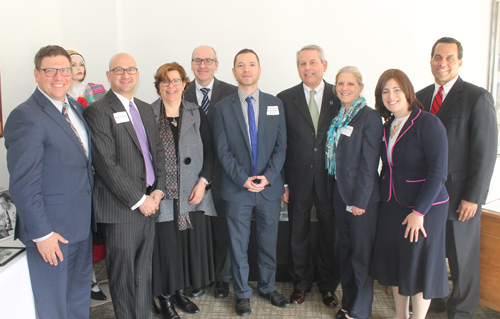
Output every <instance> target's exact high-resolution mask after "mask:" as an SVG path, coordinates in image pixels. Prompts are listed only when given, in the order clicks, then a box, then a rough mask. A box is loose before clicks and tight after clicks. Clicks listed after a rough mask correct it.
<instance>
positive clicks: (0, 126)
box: [0, 68, 3, 137]
mask: <svg viewBox="0 0 500 319" xmlns="http://www.w3.org/2000/svg"><path fill="white" fill-rule="evenodd" d="M0 137H3V109H2V69H1V68H0Z"/></svg>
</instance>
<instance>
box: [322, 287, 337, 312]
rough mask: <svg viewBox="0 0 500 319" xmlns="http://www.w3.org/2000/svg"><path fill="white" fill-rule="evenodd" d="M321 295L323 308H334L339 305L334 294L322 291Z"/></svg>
mask: <svg viewBox="0 0 500 319" xmlns="http://www.w3.org/2000/svg"><path fill="white" fill-rule="evenodd" d="M321 294H322V295H323V303H324V304H325V306H327V307H330V308H335V307H336V306H337V305H338V304H339V300H338V299H337V296H336V295H335V293H334V292H329V291H323V292H322V293H321Z"/></svg>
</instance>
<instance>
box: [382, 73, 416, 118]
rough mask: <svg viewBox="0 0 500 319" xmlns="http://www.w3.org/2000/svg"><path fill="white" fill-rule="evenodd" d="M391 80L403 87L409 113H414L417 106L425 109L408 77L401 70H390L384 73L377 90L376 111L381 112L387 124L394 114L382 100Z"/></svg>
mask: <svg viewBox="0 0 500 319" xmlns="http://www.w3.org/2000/svg"><path fill="white" fill-rule="evenodd" d="M391 79H394V80H396V82H398V84H399V86H400V87H401V91H403V93H404V95H405V97H406V101H407V102H408V105H409V106H408V111H412V110H413V109H414V108H415V106H418V107H419V108H420V109H422V110H423V109H424V107H423V106H422V103H420V102H419V100H417V96H416V94H415V89H414V88H413V84H411V81H410V79H409V78H408V76H407V75H406V74H405V73H404V72H403V71H401V70H398V69H389V70H387V71H385V72H384V73H382V75H381V76H380V78H379V79H378V82H377V87H376V88H375V109H377V110H379V112H380V114H381V115H382V117H383V118H384V119H385V121H386V122H387V121H388V120H389V119H390V118H391V116H392V114H391V112H390V111H389V110H388V109H387V108H386V107H385V105H384V102H383V100H382V91H383V90H384V86H385V85H386V83H387V82H389V80H391Z"/></svg>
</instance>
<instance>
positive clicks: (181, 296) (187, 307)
mask: <svg viewBox="0 0 500 319" xmlns="http://www.w3.org/2000/svg"><path fill="white" fill-rule="evenodd" d="M174 302H175V304H176V305H177V306H179V308H181V309H182V310H183V311H184V312H187V313H198V312H200V308H198V306H196V305H195V304H194V303H193V302H192V301H191V300H189V298H188V297H187V296H186V294H185V293H184V290H176V291H175V295H174Z"/></svg>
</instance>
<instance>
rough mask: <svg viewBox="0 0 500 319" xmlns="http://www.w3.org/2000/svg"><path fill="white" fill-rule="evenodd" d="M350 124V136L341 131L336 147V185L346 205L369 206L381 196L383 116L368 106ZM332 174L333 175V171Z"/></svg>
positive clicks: (363, 207)
mask: <svg viewBox="0 0 500 319" xmlns="http://www.w3.org/2000/svg"><path fill="white" fill-rule="evenodd" d="M348 125H349V126H351V127H352V128H353V130H352V133H351V136H346V135H344V134H342V135H341V136H340V138H339V142H338V145H337V150H336V178H337V181H338V183H337V186H338V188H339V192H340V196H341V197H342V200H343V201H344V203H345V204H346V205H348V206H352V205H354V206H356V207H359V208H361V209H366V207H367V206H368V204H369V203H372V202H377V201H379V200H380V190H379V175H378V164H379V161H380V151H381V147H382V144H381V143H380V141H381V140H382V131H383V129H382V118H381V116H380V113H379V112H378V111H375V110H374V109H372V108H370V107H369V106H365V107H363V108H362V109H361V110H360V111H359V112H358V114H356V116H355V117H354V118H353V119H352V120H351V122H350V123H349V124H348ZM329 178H330V179H331V180H333V179H334V177H333V175H330V177H329ZM331 186H333V182H329V189H330V190H331V189H332V187H331ZM329 193H330V194H331V193H333V192H332V191H329Z"/></svg>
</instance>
